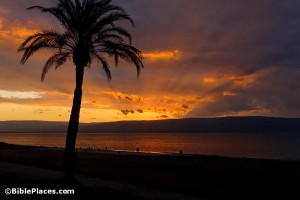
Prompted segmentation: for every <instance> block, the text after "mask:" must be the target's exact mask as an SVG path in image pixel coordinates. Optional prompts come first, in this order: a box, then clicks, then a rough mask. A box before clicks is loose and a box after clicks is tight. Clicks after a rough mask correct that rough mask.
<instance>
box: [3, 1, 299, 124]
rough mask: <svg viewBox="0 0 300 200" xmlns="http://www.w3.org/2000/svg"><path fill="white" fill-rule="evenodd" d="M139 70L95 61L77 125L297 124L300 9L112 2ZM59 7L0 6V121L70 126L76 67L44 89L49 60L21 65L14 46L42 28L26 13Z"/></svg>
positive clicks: (40, 56) (50, 23) (56, 73)
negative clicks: (241, 119) (251, 119)
mask: <svg viewBox="0 0 300 200" xmlns="http://www.w3.org/2000/svg"><path fill="white" fill-rule="evenodd" d="M112 2H113V3H114V4H117V5H120V6H121V7H123V8H124V9H125V10H126V11H127V12H128V13H129V15H130V16H131V17H132V18H133V19H134V21H135V23H136V27H135V28H132V27H131V26H129V24H126V23H124V27H126V28H128V29H129V31H130V32H131V33H132V35H133V45H134V46H136V47H137V48H139V49H140V50H142V52H143V55H144V60H143V62H144V65H145V68H144V69H143V70H142V73H141V76H140V77H139V78H138V79H137V75H136V70H135V67H134V66H133V65H130V64H128V63H125V62H121V63H120V64H119V66H118V67H117V68H115V67H114V65H113V63H112V64H111V71H112V81H107V79H106V77H105V73H104V72H103V70H102V67H101V65H100V64H99V63H97V62H94V63H93V64H92V65H91V67H90V68H87V69H86V70H85V77H84V84H83V102H82V109H81V119H80V121H81V122H106V121H121V120H159V119H174V118H195V117H224V116H276V117H300V12H299V9H300V1H298V0H285V1H282V0H251V1H249V0H239V1H236V0H222V1H219V0H188V1H186V0H162V1H157V0H126V1H124V0H113V1H112ZM55 4H56V1H55V0H43V1H40V0H26V1H24V0H14V1H7V0H0V70H1V72H0V112H1V115H0V121H6V120H46V121H68V119H69V115H70V110H71V105H72V98H73V91H74V88H75V67H74V65H73V63H72V62H71V61H70V62H68V63H67V64H65V65H64V66H62V67H60V68H59V69H57V70H54V69H53V70H51V71H50V72H49V73H48V74H47V76H46V79H45V81H44V82H41V81H40V75H41V72H42V67H43V65H44V63H45V61H46V60H47V58H48V57H49V56H50V55H51V52H50V53H49V52H47V51H41V52H40V53H37V54H35V55H34V56H33V57H31V58H30V59H29V60H28V62H27V63H26V64H25V65H21V64H20V59H21V54H20V53H17V48H18V46H19V45H20V44H21V43H22V41H24V39H25V38H26V37H28V36H29V35H31V34H34V33H36V32H39V31H41V30H44V29H57V30H59V31H62V29H61V27H60V24H59V23H58V22H57V21H56V20H55V18H53V17H52V16H50V15H48V14H41V13H39V12H38V11H33V10H31V11H28V10H26V8H27V7H30V6H32V5H42V6H51V5H53V6H54V5H55Z"/></svg>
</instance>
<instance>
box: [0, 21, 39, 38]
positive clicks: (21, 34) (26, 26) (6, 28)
mask: <svg viewBox="0 0 300 200" xmlns="http://www.w3.org/2000/svg"><path fill="white" fill-rule="evenodd" d="M37 32H38V28H37V27H36V22H33V21H30V20H29V21H25V22H22V23H21V22H19V21H17V20H15V21H11V20H9V19H6V18H3V17H1V16H0V40H1V39H3V40H5V42H7V41H10V42H14V43H18V44H19V43H20V42H22V41H24V39H25V38H27V37H28V36H30V35H33V34H35V33H37Z"/></svg>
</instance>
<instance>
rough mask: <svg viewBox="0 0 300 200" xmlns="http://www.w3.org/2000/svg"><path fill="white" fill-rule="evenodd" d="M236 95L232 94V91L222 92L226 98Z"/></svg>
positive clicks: (235, 94)
mask: <svg viewBox="0 0 300 200" xmlns="http://www.w3.org/2000/svg"><path fill="white" fill-rule="evenodd" d="M237 95H238V94H237V93H236V92H232V91H224V92H223V96H224V97H227V96H237Z"/></svg>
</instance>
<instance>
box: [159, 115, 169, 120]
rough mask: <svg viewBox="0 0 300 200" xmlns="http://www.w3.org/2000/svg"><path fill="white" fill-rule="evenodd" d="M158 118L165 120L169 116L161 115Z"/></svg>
mask: <svg viewBox="0 0 300 200" xmlns="http://www.w3.org/2000/svg"><path fill="white" fill-rule="evenodd" d="M158 118H163V119H166V118H169V116H168V115H161V116H159V117H158Z"/></svg>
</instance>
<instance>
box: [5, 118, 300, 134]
mask: <svg viewBox="0 0 300 200" xmlns="http://www.w3.org/2000/svg"><path fill="white" fill-rule="evenodd" d="M67 127H68V124H67V123H66V122H44V121H5V122H0V132H1V133H13V132H14V133H38V132H40V133H44V132H45V133H61V132H66V130H67ZM79 132H82V133H210V132H217V133H234V132H240V133H244V132H249V133H258V132H268V133H276V132H290V133H291V132H293V133H298V132H300V118H275V117H223V118H193V119H170V120H157V121H121V122H105V123H82V124H80V128H79Z"/></svg>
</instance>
